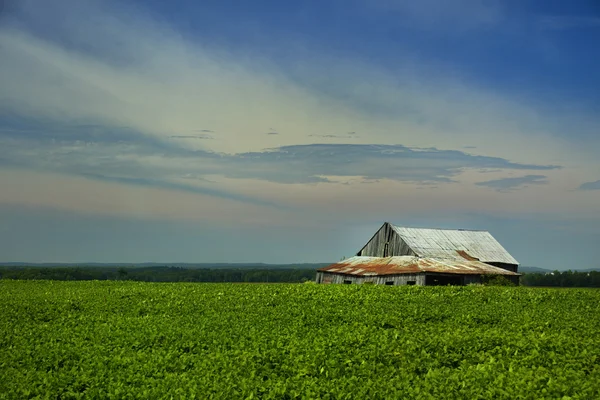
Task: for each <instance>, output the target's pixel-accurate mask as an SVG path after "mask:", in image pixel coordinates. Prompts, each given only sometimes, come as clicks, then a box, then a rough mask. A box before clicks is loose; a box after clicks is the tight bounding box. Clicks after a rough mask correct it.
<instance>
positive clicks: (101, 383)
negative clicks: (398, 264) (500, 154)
mask: <svg viewBox="0 0 600 400" xmlns="http://www.w3.org/2000/svg"><path fill="white" fill-rule="evenodd" d="M598 315H600V291H597V290H593V289H567V290H564V289H537V288H526V287H491V286H490V287H486V286H468V287H467V286H463V287H418V286H394V287H390V286H378V285H291V284H264V285H263V284H261V285H249V284H202V283H200V284H194V283H143V282H132V281H110V282H99V281H96V282H56V281H8V280H6V281H0V376H1V377H2V379H0V399H27V398H48V399H58V398H61V399H82V398H86V399H122V398H127V399H149V398H151V399H162V398H169V399H184V398H185V399H194V398H195V399H252V398H261V399H315V398H324V399H359V398H367V399H389V398H403V399H404V398H407V399H411V398H415V399H416V398H419V399H421V398H425V399H481V398H507V399H508V398H509V399H560V398H564V399H569V398H570V399H594V398H600V335H598V332H600V318H598Z"/></svg>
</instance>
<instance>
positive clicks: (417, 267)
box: [318, 256, 520, 276]
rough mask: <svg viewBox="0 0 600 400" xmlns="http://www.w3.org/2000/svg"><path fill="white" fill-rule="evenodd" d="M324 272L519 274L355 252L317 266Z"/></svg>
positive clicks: (476, 263) (478, 264)
mask: <svg viewBox="0 0 600 400" xmlns="http://www.w3.org/2000/svg"><path fill="white" fill-rule="evenodd" d="M318 271H321V272H334V273H339V274H347V275H359V276H374V275H397V274H416V273H421V272H437V273H444V274H461V275H482V274H496V275H520V274H517V273H515V272H512V271H508V270H505V269H503V268H499V267H494V266H493V265H489V264H485V263H482V262H479V261H470V260H465V259H462V260H460V259H457V260H440V259H435V258H422V257H413V256H396V257H364V256H355V257H351V258H348V259H347V260H343V261H340V262H339V263H335V264H331V265H329V266H327V267H323V268H320V269H318Z"/></svg>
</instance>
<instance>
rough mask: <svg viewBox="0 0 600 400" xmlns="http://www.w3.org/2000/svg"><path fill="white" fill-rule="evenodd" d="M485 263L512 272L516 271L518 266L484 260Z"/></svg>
mask: <svg viewBox="0 0 600 400" xmlns="http://www.w3.org/2000/svg"><path fill="white" fill-rule="evenodd" d="M486 264H489V265H493V266H494V267H498V268H502V269H505V270H507V271H512V272H517V269H518V268H519V266H518V265H517V264H507V263H501V262H486Z"/></svg>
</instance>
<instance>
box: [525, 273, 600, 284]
mask: <svg viewBox="0 0 600 400" xmlns="http://www.w3.org/2000/svg"><path fill="white" fill-rule="evenodd" d="M520 283H521V285H523V286H554V287H600V271H571V270H568V271H554V272H550V273H545V274H544V273H529V274H527V273H526V274H523V276H521V280H520Z"/></svg>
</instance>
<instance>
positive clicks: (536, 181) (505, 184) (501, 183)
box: [476, 175, 548, 192]
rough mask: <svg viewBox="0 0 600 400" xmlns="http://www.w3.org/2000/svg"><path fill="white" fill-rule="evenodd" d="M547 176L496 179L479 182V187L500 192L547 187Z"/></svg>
mask: <svg viewBox="0 0 600 400" xmlns="http://www.w3.org/2000/svg"><path fill="white" fill-rule="evenodd" d="M546 178H547V177H546V176H545V175H525V176H520V177H515V178H502V179H494V180H490V181H485V182H477V183H476V185H478V186H486V187H489V188H492V189H496V190H497V191H500V192H505V191H511V190H515V189H518V188H522V187H527V186H529V185H545V184H547V183H548V180H547V179H546Z"/></svg>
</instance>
